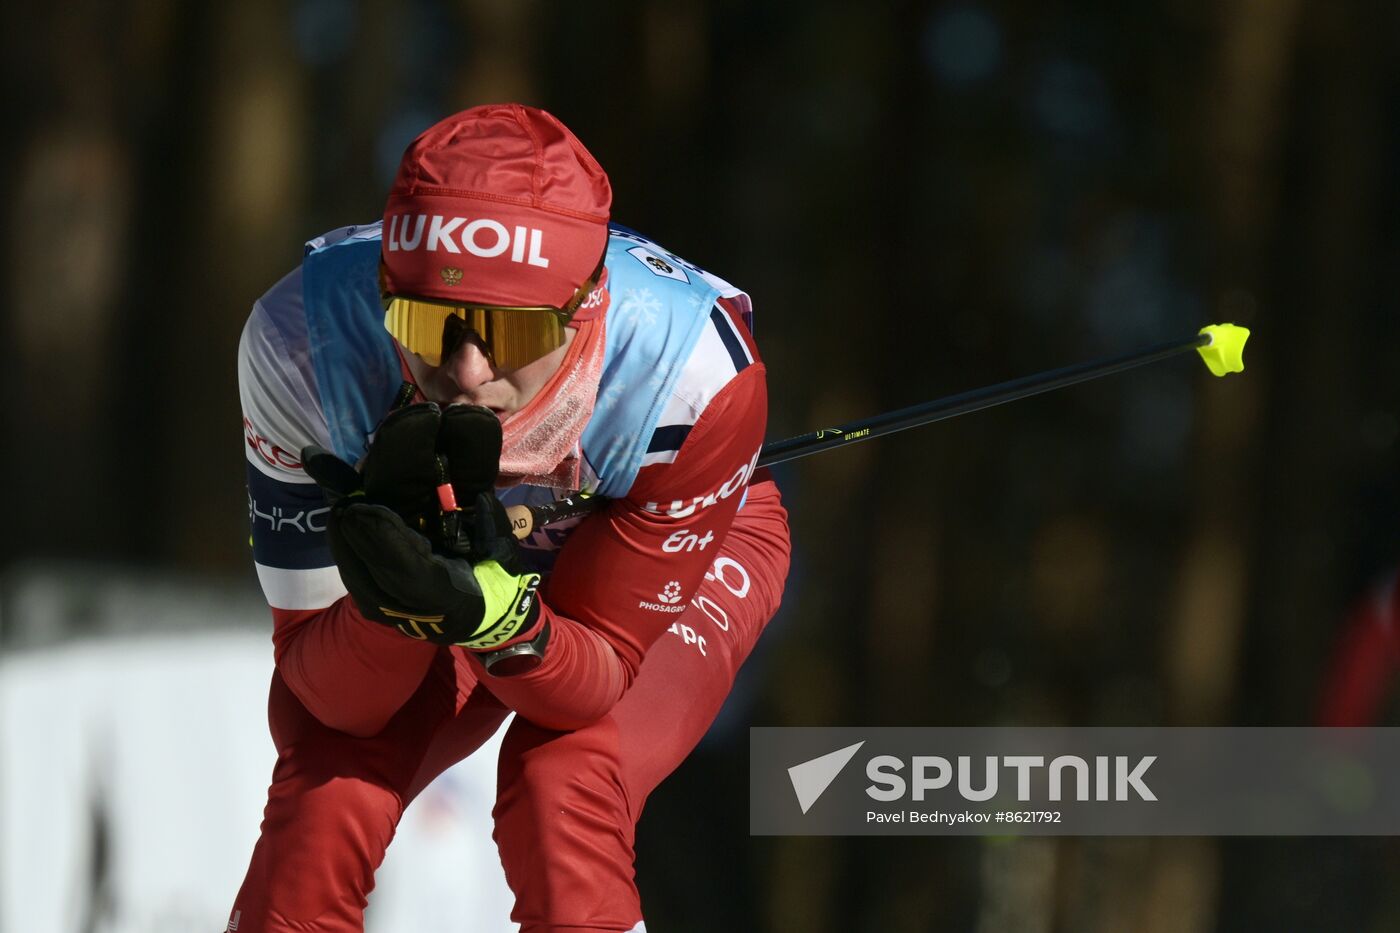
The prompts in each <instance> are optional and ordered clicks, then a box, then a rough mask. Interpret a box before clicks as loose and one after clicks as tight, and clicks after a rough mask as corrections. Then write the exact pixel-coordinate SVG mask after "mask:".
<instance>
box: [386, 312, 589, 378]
mask: <svg viewBox="0 0 1400 933" xmlns="http://www.w3.org/2000/svg"><path fill="white" fill-rule="evenodd" d="M572 316H573V314H572V312H571V311H565V310H562V309H560V308H545V307H484V306H473V305H456V304H443V303H438V302H435V301H425V300H423V299H421V298H402V297H397V296H393V295H390V296H386V297H385V298H384V329H385V330H387V331H388V332H389V333H390V334H391V335H393V338H394V339H395V340H397V341H398V342H399V344H400V345H401V346H402V347H403V348H404V349H405V350H408V351H409V352H410V353H415V354H417V355H418V356H420V357H422V359H423V361H424V362H425V363H427V364H428V365H429V366H441V365H442V361H443V360H444V359H446V358H447V357H450V356H451V355H452V353H453V352H455V350H456V349H457V347H459V346H461V344H462V343H463V341H465V340H469V339H475V340H477V341H479V343H480V346H481V347H482V349H483V350H484V351H485V352H486V353H487V355H488V356H489V357H490V358H491V363H492V365H494V366H496V367H497V368H498V369H504V370H511V369H519V368H520V367H522V366H524V365H526V364H527V363H532V362H534V361H535V360H537V359H539V358H540V357H542V356H544V355H546V354H548V353H550V352H552V351H554V350H556V349H558V348H559V347H561V346H563V345H564V337H565V333H564V328H565V327H566V326H567V325H568V323H569V318H570V317H572Z"/></svg>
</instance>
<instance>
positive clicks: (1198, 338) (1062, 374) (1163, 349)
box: [517, 334, 1211, 534]
mask: <svg viewBox="0 0 1400 933" xmlns="http://www.w3.org/2000/svg"><path fill="white" fill-rule="evenodd" d="M1210 341H1211V337H1210V335H1209V334H1193V335H1191V336H1190V337H1185V338H1182V339H1181V340H1173V341H1171V342H1169V343H1161V344H1157V345H1156V346H1152V347H1148V348H1146V349H1145V350H1138V351H1135V352H1133V353H1125V354H1123V355H1121V356H1112V357H1108V358H1106V359H1102V360H1091V361H1090V362H1088V363H1078V364H1076V365H1074V366H1066V367H1064V368H1063V369H1052V370H1050V371H1049V372H1043V373H1036V374H1035V375H1033V376H1025V377H1022V378H1020V379H1012V380H1010V381H1009V382H999V383H997V384H996V385H991V386H986V387H985V388H981V389H973V390H972V391H970V392H963V393H961V394H959V395H949V396H947V397H946V398H939V399H934V400H933V401H931V402H924V403H923V404H921V405H911V406H910V407H908V408H901V409H898V410H897V411H889V412H885V413H884V414H883V415H875V416H874V417H873V418H866V419H865V420H863V421H853V422H851V423H850V424H846V425H842V426H840V427H835V428H822V429H821V430H819V431H812V432H809V433H807V434H799V435H798V436H797V437H790V438H788V439H786V440H782V441H774V442H773V443H771V444H764V445H763V449H762V450H761V451H760V452H759V457H758V465H759V466H769V465H771V464H774V463H784V462H786V461H788V460H796V459H797V458H798V457H805V456H807V455H809V454H815V453H819V452H821V451H823V450H830V449H832V448H833V447H842V446H845V445H846V444H854V443H858V442H860V441H868V440H870V439H871V438H873V437H883V436H884V435H886V434H893V433H894V432H896V431H904V430H907V429H908V428H917V427H919V426H920V425H925V424H932V423H933V422H935V421H946V420H947V419H949V418H955V417H957V416H958V415H965V414H967V413H968V412H970V411H980V410H981V409H983V408H991V407H992V406H993V405H1001V404H1004V403H1006V402H1014V401H1015V400H1016V399H1021V398H1027V397H1029V396H1032V395H1039V394H1040V393H1042V392H1049V391H1051V390H1052V389H1060V388H1063V387H1065V386H1072V385H1074V384H1075V383H1078V382H1087V381H1088V380H1090V379H1097V378H1099V377H1100V376H1108V375H1111V374H1113V373H1118V372H1122V371H1123V370H1125V369H1132V368H1134V367H1136V366H1145V365H1146V364H1148V363H1154V362H1156V361H1157V360H1162V359H1166V358H1167V357H1169V356H1175V355H1177V354H1178V353H1185V352H1186V351H1188V350H1194V349H1195V348H1197V347H1203V346H1205V345H1206V344H1208V343H1210ZM607 502H608V500H607V499H606V498H605V497H603V496H570V497H569V498H567V499H560V500H558V501H557V502H553V503H550V504H547V505H544V506H535V507H533V508H531V509H530V512H531V514H532V515H533V516H534V519H533V525H532V526H531V527H541V526H544V525H550V524H553V523H554V522H560V521H563V520H564V519H567V518H575V517H577V516H580V515H587V514H588V513H589V512H592V511H594V510H595V509H598V508H600V507H602V506H603V505H606V504H607ZM521 527H522V528H523V527H524V525H523V524H522V525H521ZM517 534H524V532H523V531H519V532H517Z"/></svg>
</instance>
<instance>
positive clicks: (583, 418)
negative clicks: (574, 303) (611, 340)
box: [500, 315, 606, 489]
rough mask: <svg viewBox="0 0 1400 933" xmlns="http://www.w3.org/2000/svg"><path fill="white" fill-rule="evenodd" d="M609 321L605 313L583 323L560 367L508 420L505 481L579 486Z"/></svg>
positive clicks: (504, 427)
mask: <svg viewBox="0 0 1400 933" xmlns="http://www.w3.org/2000/svg"><path fill="white" fill-rule="evenodd" d="M603 322H604V318H603V317H602V316H601V315H600V316H598V317H597V318H595V319H593V320H589V321H582V322H580V323H579V324H578V325H577V328H578V334H577V336H575V337H574V342H573V343H571V344H570V345H569V352H568V353H567V354H566V355H565V357H564V360H563V362H562V363H560V365H559V370H558V371H557V372H556V373H555V374H554V376H553V377H552V378H551V379H550V380H549V382H547V383H545V385H544V388H542V389H540V391H539V392H537V393H536V394H535V397H534V398H533V399H531V400H530V404H528V405H526V406H525V407H524V408H522V409H520V410H519V411H517V412H516V413H515V414H513V415H511V416H510V417H509V418H507V419H506V420H505V422H504V423H503V424H502V426H501V427H502V431H503V433H504V439H503V442H502V444H501V470H500V472H501V479H502V481H504V484H506V485H511V484H514V483H525V484H527V485H530V486H552V487H556V488H565V489H578V488H579V477H580V467H581V466H582V460H581V457H580V452H579V439H580V438H582V437H583V429H584V427H585V426H586V425H587V424H588V419H589V418H590V417H592V415H593V403H594V401H595V400H596V399H597V397H598V383H599V382H600V381H601V380H602V378H603V357H604V351H605V350H606V341H605V340H604V329H603Z"/></svg>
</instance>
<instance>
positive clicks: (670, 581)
mask: <svg viewBox="0 0 1400 933" xmlns="http://www.w3.org/2000/svg"><path fill="white" fill-rule="evenodd" d="M767 411H768V393H767V385H766V383H765V371H764V368H763V365H762V364H761V363H757V362H755V363H754V364H753V365H751V366H747V367H745V368H744V369H743V370H742V371H741V372H739V373H738V374H737V375H736V376H735V377H734V378H733V379H732V380H730V382H729V383H728V384H727V385H725V387H724V388H723V389H721V390H720V392H719V393H718V394H717V395H716V396H715V397H714V398H713V399H712V400H711V401H710V403H709V404H708V405H706V406H705V410H704V411H703V412H702V413H701V415H700V417H699V418H698V419H697V420H696V422H695V426H694V427H693V428H692V429H691V431H690V434H689V435H688V436H687V438H686V441H685V443H684V445H683V446H682V447H681V449H680V451H679V452H678V453H677V454H676V459H675V460H674V461H673V462H671V463H664V464H656V465H653V466H649V467H645V468H643V470H642V471H641V473H640V474H639V476H638V478H637V480H636V482H635V483H634V484H633V486H632V489H631V491H630V492H629V493H628V494H627V496H626V497H624V498H621V499H618V500H615V501H613V502H612V503H610V504H609V505H608V506H607V507H606V508H605V509H604V510H603V512H601V513H600V514H598V515H594V516H591V517H589V518H588V519H587V520H585V521H584V522H583V523H582V524H580V525H579V527H578V528H577V529H575V530H574V532H573V534H572V535H570V537H569V540H568V541H567V542H566V543H565V545H564V547H563V548H562V549H561V550H560V552H559V557H558V560H557V562H556V564H555V569H554V573H553V574H552V575H551V577H550V580H549V583H548V584H547V587H546V589H545V591H544V594H543V606H544V608H543V612H544V615H545V617H546V618H547V619H548V621H549V622H550V624H551V627H552V628H551V635H550V641H549V647H548V649H547V651H546V653H545V659H544V662H543V663H542V664H541V665H540V666H539V667H537V668H535V670H533V671H531V672H529V673H528V674H523V675H519V676H516V677H509V678H490V677H487V683H489V684H490V688H491V692H492V693H494V694H496V696H497V697H499V698H500V699H501V701H502V702H503V703H505V704H506V705H507V706H509V707H511V708H512V709H514V710H515V711H516V712H518V713H519V714H520V715H522V716H524V717H525V718H526V719H529V720H530V721H531V722H534V723H536V724H537V725H541V726H545V727H546V728H554V729H574V728H579V727H581V726H584V725H586V724H588V723H590V722H593V721H594V720H597V719H599V718H601V717H602V716H604V715H606V714H607V712H608V710H610V709H611V708H612V706H613V704H615V703H616V702H617V701H618V700H619V699H621V697H622V694H623V693H624V692H625V691H626V689H627V687H628V686H629V685H630V684H631V682H632V679H633V677H635V676H636V673H637V668H638V667H639V666H640V665H641V662H642V657H643V655H645V654H646V652H647V649H648V648H650V647H651V645H652V644H653V643H654V642H655V641H656V640H657V638H659V637H660V636H661V634H662V633H663V632H665V631H666V629H667V628H668V627H670V625H671V624H672V623H673V622H674V621H675V620H676V617H677V615H678V614H679V613H680V612H681V611H683V610H684V608H685V607H686V606H687V605H688V604H689V602H690V598H691V596H692V595H693V594H694V592H695V590H696V588H697V587H698V586H699V584H700V580H701V578H702V577H703V576H704V574H705V570H706V569H707V568H708V567H709V565H710V564H711V563H712V562H713V561H714V559H715V556H716V555H717V554H718V552H719V550H720V546H721V545H722V544H723V542H724V538H725V535H726V534H728V532H729V526H730V525H731V524H732V523H733V521H734V515H735V513H736V512H737V511H738V509H739V505H740V502H741V501H742V500H743V497H744V491H745V489H746V488H747V486H748V483H749V479H750V477H751V475H752V473H753V470H754V464H755V462H756V460H757V458H758V451H759V448H760V447H761V446H762V444H763V432H764V429H765V426H766V420H767Z"/></svg>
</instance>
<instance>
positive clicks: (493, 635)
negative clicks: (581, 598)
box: [329, 492, 540, 651]
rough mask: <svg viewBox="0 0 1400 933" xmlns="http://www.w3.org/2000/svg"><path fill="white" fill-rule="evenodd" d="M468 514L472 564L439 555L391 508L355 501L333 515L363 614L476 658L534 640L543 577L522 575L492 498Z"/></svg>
mask: <svg viewBox="0 0 1400 933" xmlns="http://www.w3.org/2000/svg"><path fill="white" fill-rule="evenodd" d="M471 514H472V516H473V518H474V521H472V523H471V528H470V529H469V530H468V532H467V533H466V538H467V540H468V542H469V544H468V547H469V548H470V550H471V552H472V553H473V554H474V555H475V556H476V557H477V558H478V559H476V560H475V561H469V560H466V559H465V558H461V557H455V556H450V555H446V554H441V553H435V552H434V551H433V547H432V545H431V543H430V542H429V541H428V539H427V538H426V537H424V536H423V535H422V534H420V533H418V532H417V531H414V530H413V529H412V528H409V527H408V525H406V524H405V523H404V521H403V519H402V518H401V517H400V516H399V515H397V514H396V513H395V512H394V511H393V510H392V509H390V508H387V507H386V506H382V505H374V504H371V503H368V502H361V501H355V500H354V499H351V500H346V501H344V502H343V503H342V504H339V505H337V506H336V507H335V508H334V509H332V511H331V515H330V520H329V525H330V528H329V530H330V542H331V553H332V554H333V555H334V556H335V561H336V564H337V565H338V566H339V568H340V576H341V579H342V580H343V581H344V582H345V588H346V589H347V590H349V591H350V596H351V598H352V599H354V600H355V604H356V605H357V606H358V607H359V609H360V612H361V614H363V615H364V616H365V618H367V619H371V620H373V621H375V622H380V623H382V624H384V625H392V626H394V627H395V628H397V629H398V630H399V631H400V632H402V633H403V634H404V635H407V636H408V637H410V638H417V639H422V640H426V641H431V642H435V643H436V644H440V645H461V646H463V647H465V648H469V649H471V650H473V651H494V650H495V649H497V648H500V647H501V646H503V645H505V644H506V643H507V642H508V641H510V640H511V639H513V638H515V637H516V636H519V635H524V634H527V633H529V632H530V631H531V630H532V629H533V628H534V626H535V623H536V621H537V620H538V619H539V615H540V607H539V601H538V599H537V598H536V592H535V591H536V589H537V588H538V587H539V583H540V576H539V574H534V573H522V572H520V571H521V569H522V568H521V567H520V566H519V565H518V563H517V562H516V560H515V559H514V558H515V552H514V538H512V537H510V523H509V520H508V519H506V516H505V509H504V508H503V507H502V506H501V504H500V501H499V500H497V499H496V497H495V496H494V495H492V494H491V493H489V492H484V493H481V494H480V495H479V496H478V497H477V501H476V502H475V503H474V504H473V509H472V513H471ZM502 529H503V530H504V533H505V536H506V537H507V538H509V539H510V540H509V541H508V542H503V541H502V540H501V537H500V531H501V530H502ZM503 544H505V545H506V546H504V547H503V546H502V545H503ZM497 557H501V558H503V559H504V560H505V564H503V563H502V561H501V560H498V559H497Z"/></svg>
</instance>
